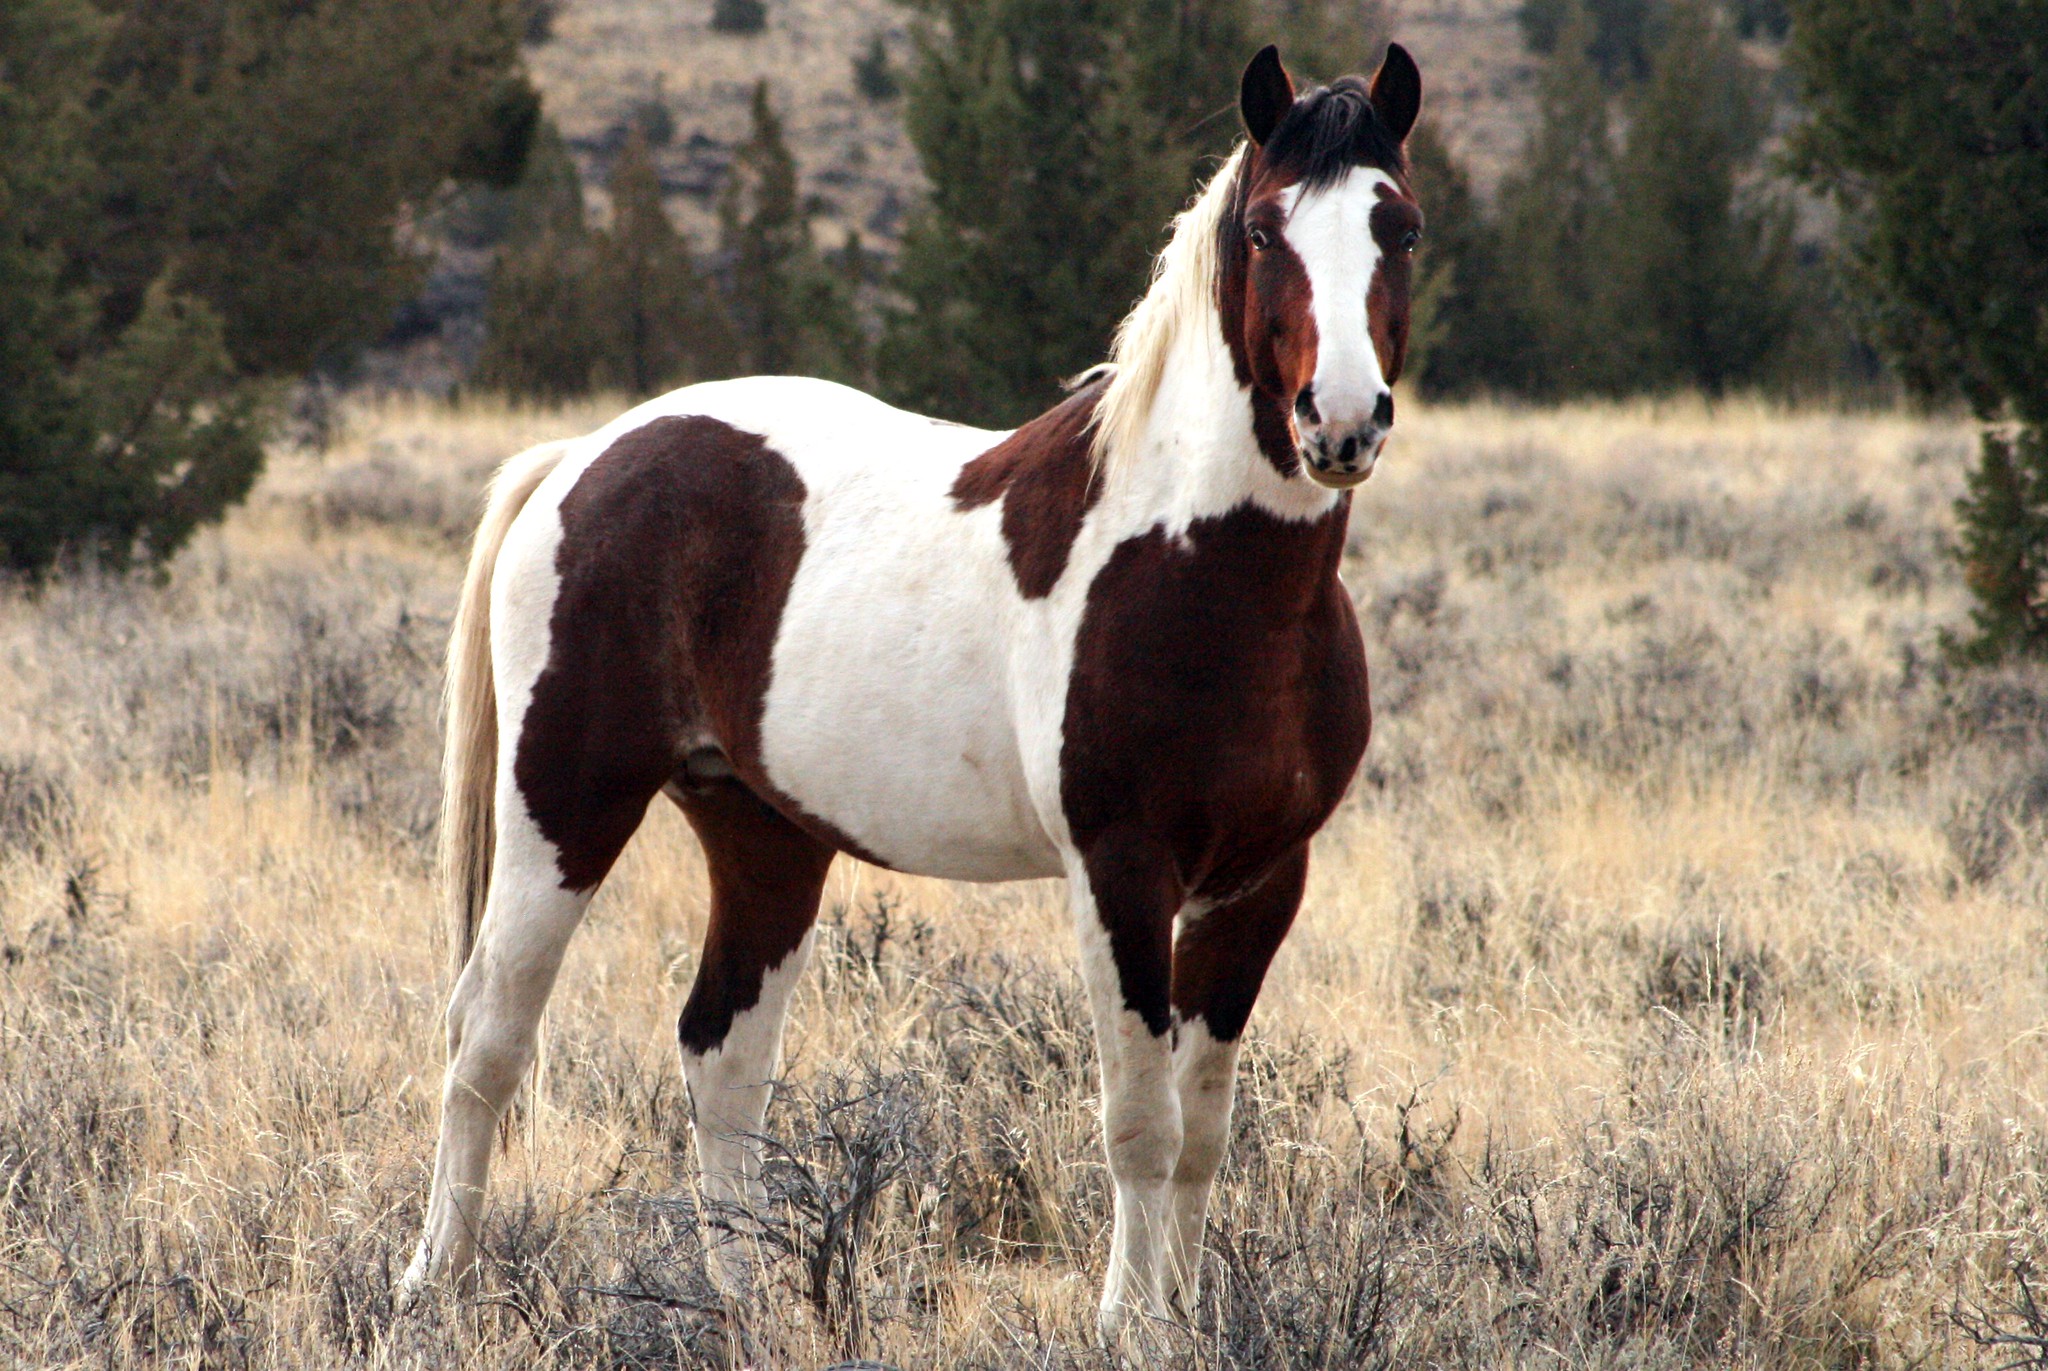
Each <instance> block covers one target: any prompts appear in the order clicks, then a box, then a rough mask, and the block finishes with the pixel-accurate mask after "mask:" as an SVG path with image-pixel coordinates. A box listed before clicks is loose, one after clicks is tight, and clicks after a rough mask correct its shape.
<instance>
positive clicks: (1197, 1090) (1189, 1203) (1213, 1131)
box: [1166, 1019, 1238, 1318]
mask: <svg viewBox="0 0 2048 1371" xmlns="http://www.w3.org/2000/svg"><path fill="white" fill-rule="evenodd" d="M1237 1046H1238V1045H1237V1041H1236V1040H1235V1039H1232V1040H1231V1041H1229V1042H1218V1041H1217V1040H1216V1039H1215V1038H1214V1037H1213V1036H1211V1035H1210V1033H1209V1025H1208V1024H1207V1023H1205V1022H1204V1021H1202V1020H1201V1019H1190V1020H1185V1021H1179V1022H1176V1023H1175V1025H1174V1044H1173V1077H1174V1085H1175V1089H1176V1091H1177V1093H1178V1095H1179V1097H1180V1122H1181V1144H1180V1157H1179V1159H1178V1160H1177V1161H1176V1162H1175V1164H1174V1168H1173V1188H1172V1194H1171V1197H1170V1198H1171V1210H1172V1217H1171V1225H1172V1226H1171V1228H1170V1229H1169V1232H1168V1237H1167V1245H1166V1279H1167V1281H1168V1282H1169V1283H1170V1286H1169V1292H1168V1293H1169V1297H1170V1298H1171V1300H1172V1302H1173V1303H1174V1304H1175V1305H1177V1306H1178V1308H1179V1310H1180V1312H1181V1314H1182V1315H1183V1316H1184V1317H1188V1318H1192V1317H1193V1316H1194V1313H1195V1308H1196V1300H1197V1298H1198V1296H1199V1295H1200V1294H1201V1279H1202V1233H1203V1225H1204V1223H1205V1221H1206V1219H1207V1217H1208V1213H1209V1191H1210V1188H1211V1187H1212V1186H1213V1185H1214V1183H1215V1180H1216V1173H1217V1171H1219V1170H1220V1169H1221V1168H1222V1166H1223V1154H1224V1152H1225V1151H1226V1150H1227V1149H1228V1148H1229V1146H1230V1106H1231V1100H1232V1098H1233V1096H1234V1095H1235V1094H1236V1090H1237Z"/></svg>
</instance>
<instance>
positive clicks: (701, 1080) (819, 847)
mask: <svg viewBox="0 0 2048 1371" xmlns="http://www.w3.org/2000/svg"><path fill="white" fill-rule="evenodd" d="M693 760H694V759H693ZM711 771H712V774H710V775H706V774H705V769H704V768H701V767H698V766H694V765H693V766H692V767H691V768H690V769H689V771H688V772H687V773H686V774H685V775H684V776H683V777H681V778H679V779H678V780H677V781H676V782H674V783H672V784H671V785H670V786H669V788H668V791H667V793H668V795H669V797H670V798H671V799H673V800H674V801H675V802H676V804H677V805H678V806H679V807H680V808H681V809H682V811H683V813H684V815H685V816H686V817H687V818H688V819H689V821H690V826H691V827H692V828H693V829H695V830H696V833H697V838H698V841H699V842H700V843H701V844H702V845H703V848H704V857H705V862H706V865H707V866H708V868H709V871H710V877H711V911H710V917H709V920H708V922H707V925H706V928H705V935H704V951H703V955H702V957H701V959H700V960H699V962H698V966H697V977H696V980H695V982H694V983H693V984H692V985H691V987H690V996H689V999H688V1001H687V1002H686V1003H685V1004H684V1006H683V1012H682V1017H681V1018H680V1019H679V1020H678V1022H677V1025H676V1036H677V1038H678V1039H679V1041H680V1042H681V1045H682V1055H683V1078H684V1080H685V1081H686V1082H687V1083H688V1085H689V1092H690V1104H691V1110H692V1114H693V1117H694V1123H695V1132H696V1137H697V1160H698V1165H699V1168H700V1171H701V1173H702V1180H701V1182H700V1185H701V1193H702V1195H703V1198H704V1200H705V1202H706V1205H707V1208H708V1210H709V1213H708V1214H707V1218H709V1219H710V1220H712V1223H711V1225H710V1231H712V1232H714V1233H716V1234H718V1236H717V1237H715V1238H714V1239H713V1241H712V1242H711V1243H710V1250H709V1253H708V1256H709V1263H708V1264H709V1268H710V1274H711V1277H712V1279H713V1280H714V1281H716V1282H717V1283H718V1284H719V1285H720V1286H721V1287H722V1288H723V1289H725V1290H726V1291H727V1292H728V1293H731V1294H739V1293H741V1292H743V1291H744V1290H745V1289H746V1288H747V1286H748V1284H749V1282H750V1280H751V1271H752V1262H751V1254H750V1250H749V1244H748V1243H747V1241H746V1239H745V1236H744V1224H745V1222H746V1220H747V1216H748V1215H750V1214H752V1213H755V1212H758V1211H759V1210H760V1208H761V1207H762V1205H763V1203H764V1202H765V1199H766V1196H765V1195H764V1193H763V1192H762V1188H761V1156H760V1143H759V1139H760V1135H761V1129H762V1126H763V1122H764V1120H765V1118H766V1116H767V1111H768V1101H769V1095H770V1092H771V1089H772V1083H773V1081H774V1078H775V1074H776V1071H777V1068H778V1064H779V1061H780V1057H781V1053H782V1029H783V1024H784V1021H785V1019H786V1018H787V1016H788V1012H789V1001H790V997H791V995H792V994H793V993H794V992H795V990H796V984H797V981H798V979H799V978H800V977H801V976H802V974H803V969H804V964H805V962H806V961H807V960H808V959H809V957H810V950H811V941H812V926H813V924H814V923H815V922H816V920H817V916H818V899H819V896H820V895H821V894H822V893H823V891H824V888H825V874H826V872H827V870H828V869H829V868H830V867H831V864H832V855H833V849H832V848H831V847H830V846H828V845H827V844H825V843H822V842H819V841H818V840H817V839H815V838H813V837H811V836H810V835H809V834H807V833H805V832H804V831H803V830H802V829H800V828H798V827H797V826H796V825H795V824H793V823H791V822H790V821H789V820H788V819H786V818H784V817H783V816H782V815H781V814H779V813H777V812H776V811H775V810H774V809H772V808H770V807H769V806H768V805H767V804H766V803H764V802H763V801H762V800H761V799H760V798H759V797H758V796H756V795H755V794H754V793H753V792H752V791H750V790H748V789H747V788H746V787H745V786H743V785H741V784H740V783H739V782H738V781H736V780H732V779H729V778H728V777H727V776H723V775H718V774H716V769H715V768H713V769H711Z"/></svg>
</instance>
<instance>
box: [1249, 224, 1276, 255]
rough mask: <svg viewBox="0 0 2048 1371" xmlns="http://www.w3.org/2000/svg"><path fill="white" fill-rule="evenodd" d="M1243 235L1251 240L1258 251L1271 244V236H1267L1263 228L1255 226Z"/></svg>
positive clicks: (1262, 250)
mask: <svg viewBox="0 0 2048 1371" xmlns="http://www.w3.org/2000/svg"><path fill="white" fill-rule="evenodd" d="M1245 237H1247V238H1249V239H1250V240H1251V244H1252V246H1253V247H1255V248H1257V249H1258V250H1259V251H1260V252H1264V251H1265V250H1266V249H1267V248H1269V247H1271V246H1273V240H1272V238H1270V237H1269V236H1267V233H1266V231H1265V230H1264V229H1256V228H1255V229H1253V230H1252V231H1251V232H1250V233H1248V234H1246V235H1245Z"/></svg>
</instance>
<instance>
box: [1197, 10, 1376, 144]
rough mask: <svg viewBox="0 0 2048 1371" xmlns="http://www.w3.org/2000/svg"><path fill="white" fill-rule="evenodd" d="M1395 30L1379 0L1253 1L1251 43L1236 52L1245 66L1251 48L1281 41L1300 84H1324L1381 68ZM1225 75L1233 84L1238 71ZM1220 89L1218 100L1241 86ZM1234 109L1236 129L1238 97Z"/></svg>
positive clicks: (1248, 33)
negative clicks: (1383, 55)
mask: <svg viewBox="0 0 2048 1371" xmlns="http://www.w3.org/2000/svg"><path fill="white" fill-rule="evenodd" d="M1392 30H1393V21H1392V20H1391V19H1390V18H1389V17H1388V15H1387V9H1386V6H1385V5H1384V4H1383V3H1382V2H1381V0H1254V3H1253V4H1252V6H1251V15H1250V21H1249V23H1248V24H1247V25H1246V32H1245V40H1246V41H1247V42H1248V43H1249V45H1250V46H1249V47H1248V48H1246V49H1245V50H1244V51H1243V52H1240V53H1237V54H1234V56H1235V57H1236V59H1237V65H1238V67H1242V66H1243V65H1244V62H1245V60H1246V59H1248V58H1249V57H1250V55H1251V48H1256V47H1257V46H1258V45H1259V44H1260V43H1266V42H1271V43H1277V44H1279V46H1280V55H1281V57H1282V58H1283V59H1284V60H1285V62H1286V66H1287V70H1288V71H1289V72H1290V73H1291V74H1292V75H1293V77H1294V82H1295V84H1296V85H1297V86H1303V85H1324V84H1327V83H1329V82H1331V81H1334V80H1336V79H1337V78H1338V77H1339V76H1346V75H1350V74H1352V73H1369V72H1372V71H1374V70H1375V69H1377V68H1378V66H1379V63H1380V56H1381V54H1383V53H1384V52H1385V51H1386V49H1387V39H1388V38H1390V37H1392V36H1393V33H1392ZM1220 55H1221V56H1223V57H1224V58H1226V59H1228V58H1229V57H1231V56H1233V54H1229V53H1224V54H1220ZM1226 75H1228V76H1229V77H1230V78H1231V80H1232V82H1233V83H1234V81H1235V78H1236V75H1237V72H1236V71H1235V70H1233V71H1230V72H1228V73H1226ZM1219 89H1220V90H1221V91H1222V92H1223V94H1222V95H1221V96H1214V98H1215V99H1216V100H1218V101H1220V100H1221V99H1223V98H1226V97H1228V96H1231V95H1234V94H1235V93H1236V91H1237V87H1236V85H1235V84H1226V85H1224V86H1222V87H1220V88H1219ZM1211 94H1212V95H1213V92H1212V93H1211ZM1230 108H1231V116H1230V117H1231V121H1232V124H1231V127H1233V128H1234V127H1235V121H1236V118H1237V115H1236V108H1237V106H1236V104H1235V102H1232V104H1231V107H1230Z"/></svg>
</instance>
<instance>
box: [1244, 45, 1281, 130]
mask: <svg viewBox="0 0 2048 1371" xmlns="http://www.w3.org/2000/svg"><path fill="white" fill-rule="evenodd" d="M1293 105H1294V78H1293V77H1291V76H1289V75H1288V74H1287V68H1285V67H1283V66H1281V65H1280V49H1278V48H1276V47H1274V46H1273V45H1272V44H1271V43H1268V44H1266V46H1264V47H1263V48H1260V49H1259V55H1258V56H1257V57H1254V58H1253V59H1252V60H1251V62H1250V64H1249V65H1248V66H1246V67H1245V69H1244V79H1243V80H1242V81H1240V82H1239V83H1238V88H1237V108H1238V110H1239V112H1240V113H1242V114H1243V115H1244V131H1245V132H1246V133H1249V134H1250V135H1251V136H1252V141H1253V142H1254V143H1257V144H1258V145H1259V146H1260V147H1264V146H1265V145H1266V140H1267V139H1268V138H1271V137H1272V136H1273V130H1274V129H1276V128H1278V127H1279V126H1280V120H1281V119H1282V118H1284V117H1285V116H1286V114H1287V111H1288V110H1289V109H1291V108H1292V107H1293Z"/></svg>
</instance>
